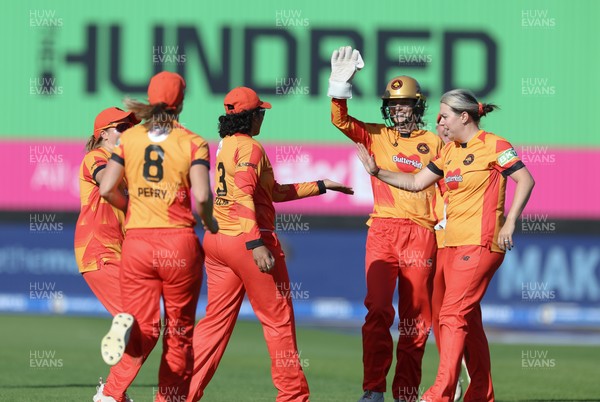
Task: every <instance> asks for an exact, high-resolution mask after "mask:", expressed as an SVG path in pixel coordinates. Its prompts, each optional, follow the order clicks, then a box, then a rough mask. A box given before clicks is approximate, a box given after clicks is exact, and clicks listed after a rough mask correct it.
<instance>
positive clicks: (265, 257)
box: [252, 246, 275, 273]
mask: <svg viewBox="0 0 600 402" xmlns="http://www.w3.org/2000/svg"><path fill="white" fill-rule="evenodd" d="M252 256H253V257H254V262H255V263H256V265H257V266H258V269H259V270H260V272H265V273H267V272H270V271H271V270H272V269H273V268H274V267H275V258H273V254H271V252H270V251H269V249H268V248H267V247H266V246H258V247H256V248H254V249H252Z"/></svg>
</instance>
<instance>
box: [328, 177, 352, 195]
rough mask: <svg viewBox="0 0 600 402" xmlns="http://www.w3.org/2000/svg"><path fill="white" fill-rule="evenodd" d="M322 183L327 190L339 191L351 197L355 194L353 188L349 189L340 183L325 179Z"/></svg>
mask: <svg viewBox="0 0 600 402" xmlns="http://www.w3.org/2000/svg"><path fill="white" fill-rule="evenodd" d="M322 182H323V184H324V185H325V188H326V189H327V190H331V191H338V192H340V193H343V194H349V195H352V194H354V190H353V189H352V187H347V186H345V185H343V184H342V183H338V182H337V181H333V180H329V179H323V180H322Z"/></svg>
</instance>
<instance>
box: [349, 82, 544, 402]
mask: <svg viewBox="0 0 600 402" xmlns="http://www.w3.org/2000/svg"><path fill="white" fill-rule="evenodd" d="M495 108H496V106H495V105H493V104H486V103H480V102H478V101H477V99H476V98H475V96H474V95H473V94H472V93H471V92H470V91H468V90H463V89H456V90H452V91H449V92H446V93H445V94H444V95H443V96H442V99H441V105H440V123H441V124H442V125H443V126H444V128H445V130H446V131H447V133H448V138H449V139H450V140H451V142H450V143H448V144H447V145H446V146H445V147H444V149H443V150H442V152H441V153H440V155H439V157H438V158H436V159H435V160H434V161H432V162H431V163H429V165H427V169H423V170H421V171H420V172H419V173H417V174H414V175H412V174H406V173H402V172H391V171H389V170H384V169H380V168H379V167H378V166H377V163H376V159H375V158H374V157H373V155H371V154H370V153H369V151H368V150H367V149H366V148H365V147H364V146H362V145H360V144H359V145H358V149H359V158H360V159H361V161H362V162H363V164H364V165H365V168H366V169H367V171H368V172H369V173H370V174H371V175H373V176H374V177H377V178H378V179H379V180H382V181H384V182H386V183H388V184H391V185H393V186H395V187H398V188H405V189H406V188H410V189H421V188H426V187H428V186H430V185H431V184H433V183H435V182H436V181H437V180H439V179H440V178H441V177H442V178H444V182H445V184H446V186H447V187H448V206H447V211H446V212H447V222H446V229H445V240H444V244H445V248H446V250H445V252H444V254H445V255H444V258H445V261H444V262H443V274H444V283H445V286H446V287H445V291H444V297H443V301H442V305H441V308H440V313H439V317H440V322H439V327H440V328H439V332H440V365H439V368H438V374H437V377H436V380H435V383H434V384H433V386H431V387H430V388H429V389H428V390H427V391H426V392H425V393H424V394H423V395H422V396H421V401H423V402H451V401H453V400H454V393H455V391H456V383H457V381H458V376H459V373H460V367H461V359H462V356H463V351H464V350H465V344H466V342H467V340H468V339H470V341H469V347H468V348H467V349H468V354H469V355H472V356H475V355H477V356H478V357H477V362H478V364H479V367H477V369H476V370H471V362H470V361H469V356H466V357H467V363H468V364H469V371H470V374H471V385H470V386H469V388H468V390H467V392H466V394H465V397H464V400H465V401H467V402H469V401H488V402H491V401H494V393H493V387H492V378H491V369H490V366H491V365H490V354H489V347H488V343H487V339H486V337H485V332H484V331H483V325H482V323H481V313H480V311H481V310H480V302H481V299H482V298H483V296H484V294H485V291H486V289H487V286H488V285H489V283H490V281H491V279H492V277H493V275H494V273H495V272H496V270H497V269H498V267H499V266H500V264H501V263H502V260H503V259H504V253H505V252H506V250H510V249H512V247H514V242H513V238H512V236H513V233H514V229H515V223H516V220H517V218H518V217H519V215H520V214H521V212H522V211H523V208H525V205H526V204H527V201H528V199H529V196H530V195H531V191H532V189H533V186H534V184H535V183H534V180H533V178H532V177H531V174H530V173H529V171H528V170H527V168H526V167H525V165H524V164H523V162H522V161H521V160H520V159H519V157H518V156H517V153H516V152H515V150H514V148H513V147H512V145H511V144H510V143H509V142H508V141H507V140H505V139H504V138H502V137H499V136H497V135H495V134H492V133H489V132H486V131H483V130H481V129H480V128H479V122H480V119H481V117H483V116H485V115H486V114H487V113H489V112H491V111H493V110H494V109H495ZM507 177H510V178H512V179H513V180H514V181H515V182H516V189H515V194H514V196H513V200H512V203H511V207H510V210H509V211H508V215H507V216H506V218H505V217H504V201H505V192H506V178H507ZM471 347H472V349H471Z"/></svg>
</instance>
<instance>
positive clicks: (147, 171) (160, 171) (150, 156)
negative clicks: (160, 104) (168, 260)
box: [111, 123, 210, 230]
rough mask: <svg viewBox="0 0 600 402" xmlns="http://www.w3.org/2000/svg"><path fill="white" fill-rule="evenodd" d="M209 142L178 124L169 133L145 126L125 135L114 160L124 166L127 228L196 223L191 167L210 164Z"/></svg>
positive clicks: (188, 225)
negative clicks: (127, 199) (127, 200)
mask: <svg viewBox="0 0 600 402" xmlns="http://www.w3.org/2000/svg"><path fill="white" fill-rule="evenodd" d="M209 158H210V157H209V150H208V143H207V142H206V141H205V140H204V139H203V138H202V137H200V136H199V135H197V134H194V133H192V132H191V131H189V130H186V129H184V128H183V127H181V126H180V125H179V124H178V123H175V124H174V127H173V129H172V130H171V132H170V133H169V134H165V133H163V134H161V133H159V132H154V131H148V129H147V128H146V127H144V126H142V125H139V126H135V127H133V128H131V129H129V130H127V131H126V132H125V133H123V135H122V136H121V143H120V145H118V146H117V147H116V148H115V150H114V152H113V154H112V156H111V159H112V160H114V161H116V162H117V163H120V164H121V165H123V166H124V168H125V178H126V180H127V187H128V192H129V204H128V207H127V215H126V217H125V230H128V229H136V228H181V227H192V226H194V225H195V224H196V220H195V219H194V217H193V215H192V209H191V199H190V179H189V171H190V168H191V167H192V165H196V164H202V165H205V166H206V167H209V166H210V164H209V163H210V159H209Z"/></svg>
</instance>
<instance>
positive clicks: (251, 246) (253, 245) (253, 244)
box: [246, 239, 265, 250]
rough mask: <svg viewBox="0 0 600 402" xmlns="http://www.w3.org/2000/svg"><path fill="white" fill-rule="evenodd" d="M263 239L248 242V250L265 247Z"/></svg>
mask: <svg viewBox="0 0 600 402" xmlns="http://www.w3.org/2000/svg"><path fill="white" fill-rule="evenodd" d="M264 245H265V243H263V241H262V239H256V240H251V241H247V242H246V250H254V249H255V248H256V247H260V246H264Z"/></svg>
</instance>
